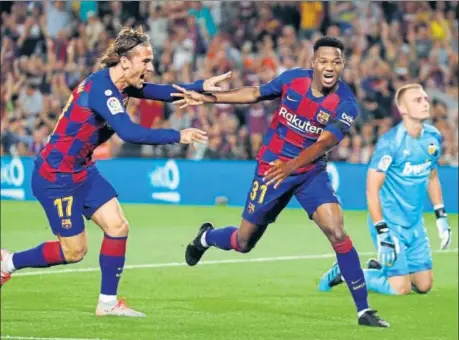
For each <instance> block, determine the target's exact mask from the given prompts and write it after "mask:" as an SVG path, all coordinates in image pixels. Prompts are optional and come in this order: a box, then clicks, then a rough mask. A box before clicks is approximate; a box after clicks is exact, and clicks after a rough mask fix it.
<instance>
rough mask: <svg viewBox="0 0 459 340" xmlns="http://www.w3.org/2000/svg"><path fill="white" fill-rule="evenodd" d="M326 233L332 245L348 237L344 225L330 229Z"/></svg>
mask: <svg viewBox="0 0 459 340" xmlns="http://www.w3.org/2000/svg"><path fill="white" fill-rule="evenodd" d="M326 235H327V237H328V239H329V240H330V242H331V244H332V245H335V244H340V243H342V242H344V241H346V238H347V234H346V232H345V231H344V228H343V227H342V226H338V227H336V228H330V229H328V230H327V232H326Z"/></svg>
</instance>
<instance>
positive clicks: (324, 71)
mask: <svg viewBox="0 0 459 340" xmlns="http://www.w3.org/2000/svg"><path fill="white" fill-rule="evenodd" d="M312 68H313V69H314V78H315V83H316V84H321V85H322V88H323V89H330V88H332V87H333V86H335V85H336V83H337V82H338V79H339V78H340V77H341V74H342V72H343V68H344V57H343V52H342V51H341V49H339V48H337V47H330V46H321V47H319V48H318V49H317V51H316V52H315V53H314V58H313V59H312Z"/></svg>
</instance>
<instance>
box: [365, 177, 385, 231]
mask: <svg viewBox="0 0 459 340" xmlns="http://www.w3.org/2000/svg"><path fill="white" fill-rule="evenodd" d="M385 179H386V174H385V173H383V172H379V171H376V170H373V169H370V170H369V171H368V175H367V192H366V196H367V205H368V211H369V213H370V216H371V219H372V221H373V222H374V223H377V222H379V221H381V220H383V215H382V209H381V200H380V199H379V190H380V189H381V187H382V185H383V183H384V180H385Z"/></svg>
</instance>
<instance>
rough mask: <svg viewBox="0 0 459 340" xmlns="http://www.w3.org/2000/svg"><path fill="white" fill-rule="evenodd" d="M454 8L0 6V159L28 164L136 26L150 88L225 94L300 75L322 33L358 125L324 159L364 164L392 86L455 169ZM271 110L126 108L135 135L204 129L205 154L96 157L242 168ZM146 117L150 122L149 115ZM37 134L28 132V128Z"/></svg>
mask: <svg viewBox="0 0 459 340" xmlns="http://www.w3.org/2000/svg"><path fill="white" fill-rule="evenodd" d="M457 6H458V4H457V2H446V1H438V2H414V1H410V2H396V1H386V2H361V1H347V2H320V1H303V2H294V1H286V2H283V3H282V4H276V3H270V2H253V1H240V2H236V3H232V4H231V5H228V4H227V3H224V2H223V3H222V2H212V1H174V2H168V1H154V2H140V3H138V2H132V4H131V3H127V2H126V3H125V2H121V1H113V2H96V1H86V2H79V1H74V2H73V3H71V2H64V1H48V0H45V1H43V2H28V3H27V2H12V1H10V2H5V6H2V8H4V9H5V12H2V14H1V15H2V28H1V33H2V50H1V64H2V75H1V86H2V87H1V106H0V109H1V119H2V142H1V146H2V154H11V153H15V154H21V155H31V154H34V153H36V150H37V149H39V147H40V141H41V140H42V138H41V137H42V134H43V133H45V132H49V131H51V130H52V128H53V125H54V123H55V121H56V119H57V117H58V116H59V111H60V110H61V109H62V107H63V106H64V105H65V103H66V102H67V99H68V95H69V92H70V89H72V88H73V87H75V86H76V85H77V84H78V82H79V81H81V80H82V79H84V78H85V77H86V76H87V75H88V74H89V73H90V72H91V71H93V70H94V69H96V68H97V67H98V65H97V59H96V56H97V55H98V54H99V53H100V51H101V50H103V49H105V47H106V46H107V45H108V44H109V43H110V42H111V41H112V40H113V39H114V34H115V33H116V32H118V31H119V29H120V28H121V27H122V26H124V25H128V26H132V25H137V24H141V25H143V26H144V27H145V29H146V31H148V32H149V35H150V37H151V40H152V43H153V46H154V48H155V60H154V64H155V70H156V75H155V78H154V79H152V80H153V81H154V80H157V81H158V82H165V83H175V82H188V81H193V80H195V79H197V78H203V77H206V76H209V75H210V74H217V73H223V72H225V71H228V70H232V71H233V78H232V80H231V84H228V85H230V86H231V87H241V86H246V85H258V84H260V83H263V82H267V81H269V80H270V79H272V78H273V77H275V76H276V75H278V74H280V73H282V72H283V71H285V70H287V69H289V68H293V67H297V66H298V67H309V60H310V58H311V52H312V44H311V42H313V41H314V40H316V39H317V38H319V37H320V36H322V35H323V34H329V35H334V36H337V37H339V38H340V39H342V40H343V41H344V43H345V47H346V58H347V69H346V71H345V73H344V79H345V81H346V82H347V83H348V84H349V85H350V87H351V89H352V90H353V91H354V92H355V94H356V95H357V97H358V99H359V102H360V111H361V115H360V117H359V120H358V124H357V126H356V129H355V130H353V131H352V135H351V136H349V138H347V139H346V140H345V141H343V142H342V143H341V145H340V146H339V147H337V148H336V150H333V152H331V153H330V158H331V159H332V160H334V161H348V162H353V163H366V162H368V159H369V158H370V156H371V153H372V150H373V146H374V143H375V142H376V140H377V137H378V136H380V135H381V134H382V133H383V132H384V131H387V130H388V129H389V128H390V127H391V126H392V125H393V124H395V123H397V122H399V121H400V116H399V113H398V112H397V109H396V108H395V106H394V105H393V100H392V98H393V94H394V88H396V87H399V86H401V85H403V84H404V83H408V82H410V83H413V82H420V83H422V84H423V85H424V87H425V89H426V91H427V93H428V94H429V96H430V98H431V100H432V123H433V124H435V126H436V127H437V128H438V129H439V130H440V131H441V132H442V134H443V137H444V139H443V156H442V159H441V161H442V163H443V164H449V165H456V166H457V164H458V148H457V144H458V138H457V134H458V83H459V81H458V72H459V66H458V65H459V57H458V43H457V41H458V27H459V26H458V18H457V15H458V14H457V13H458V8H457ZM275 107H276V102H272V103H270V102H266V103H262V104H255V105H250V106H244V105H216V106H213V107H207V106H202V107H193V108H190V109H187V110H186V111H184V112H182V111H181V110H180V109H178V108H177V107H175V106H174V105H169V104H166V105H164V104H161V105H158V103H153V102H147V101H132V103H130V113H132V117H133V119H134V120H138V121H140V122H141V123H142V125H144V126H148V127H152V126H153V127H163V126H174V127H176V126H185V125H186V126H195V127H202V128H205V129H207V130H208V131H209V133H210V141H209V145H208V148H207V150H195V151H188V152H187V150H185V149H183V148H181V147H179V148H173V147H169V146H161V147H148V148H140V147H138V146H135V145H128V144H125V143H122V142H121V141H120V140H119V139H118V138H117V137H116V136H115V137H113V139H112V140H111V141H109V142H108V143H106V145H104V146H103V148H102V147H101V148H100V149H101V150H99V151H98V152H97V153H96V155H95V157H96V158H108V157H123V156H143V157H171V156H174V157H177V156H180V157H191V158H194V159H197V158H198V159H199V158H202V157H204V158H212V159H247V158H249V159H250V158H253V157H254V155H256V151H257V149H258V147H259V146H260V144H261V136H262V135H263V133H264V131H265V130H266V128H267V126H268V124H269V118H270V116H271V114H272V113H273V108H275ZM150 113H152V115H151V117H150V118H147V117H149V114H150ZM38 127H39V128H38Z"/></svg>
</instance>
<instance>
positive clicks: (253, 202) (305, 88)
mask: <svg viewBox="0 0 459 340" xmlns="http://www.w3.org/2000/svg"><path fill="white" fill-rule="evenodd" d="M343 53H344V47H343V44H342V42H341V41H339V40H337V39H335V38H332V37H323V38H320V39H319V40H317V41H316V43H315V44H314V57H313V59H312V67H313V69H312V70H311V69H301V68H297V69H291V70H288V71H285V72H284V73H282V74H281V75H280V76H278V77H276V78H274V79H273V80H272V81H271V82H269V83H267V84H263V85H261V86H259V87H258V86H257V87H243V88H240V89H233V90H229V91H225V92H219V93H214V94H200V93H196V92H194V91H190V90H187V89H182V88H180V87H179V86H176V88H177V89H178V90H179V91H180V92H179V93H177V94H173V96H177V97H182V99H181V100H180V101H177V102H176V103H177V104H180V105H183V106H186V105H199V104H201V103H233V104H236V103H256V102H258V101H261V100H268V99H273V98H277V97H281V104H280V106H279V107H278V108H277V110H276V112H275V113H274V115H273V118H272V121H271V124H270V126H269V129H268V131H267V133H266V135H265V136H264V140H263V145H262V147H261V148H260V150H259V152H258V155H257V167H256V170H255V176H254V180H253V184H252V187H251V188H250V190H249V193H248V197H247V201H246V204H245V208H244V211H243V214H242V222H241V224H240V226H239V228H237V227H235V226H227V227H224V228H220V229H214V227H213V225H212V224H211V223H204V224H203V225H202V226H201V227H200V229H199V232H198V234H197V236H196V238H195V239H194V240H192V241H191V243H190V244H189V245H188V247H187V249H186V254H185V258H186V262H187V263H188V264H189V265H190V266H193V265H195V264H197V263H198V262H199V260H200V259H201V257H202V255H203V254H204V253H205V252H206V251H207V250H208V249H209V247H216V248H220V249H223V250H235V251H237V252H241V253H248V252H249V251H251V250H252V248H253V247H254V246H255V245H256V243H257V242H258V240H259V239H260V237H261V236H262V234H263V233H264V231H265V230H266V228H267V226H268V225H269V224H270V223H273V222H274V221H275V220H276V218H277V216H278V215H279V213H280V212H281V211H282V210H283V209H284V208H285V206H286V205H287V204H288V203H289V201H290V199H291V198H292V196H295V197H296V198H297V199H298V201H299V202H300V204H301V205H302V206H303V208H304V209H305V210H306V212H307V213H308V215H309V218H311V219H312V220H314V222H315V223H316V224H317V225H318V226H319V228H320V229H321V230H322V231H323V232H324V234H325V235H326V237H327V238H328V239H329V241H330V243H331V245H332V247H333V249H334V250H335V252H336V257H337V260H338V265H339V268H340V269H341V271H342V273H343V276H345V277H346V279H347V280H346V282H347V284H348V286H349V290H350V292H351V294H352V297H353V299H354V302H355V305H356V308H357V312H358V324H360V325H366V326H376V327H388V326H389V324H388V323H387V322H385V321H384V320H382V319H380V318H379V317H378V315H377V314H376V312H375V311H374V310H371V309H370V308H369V306H368V301H367V300H368V293H367V288H366V284H365V279H364V276H363V272H362V269H361V267H360V261H359V257H358V254H357V251H356V249H355V248H354V246H353V244H352V241H351V239H350V237H349V236H348V235H347V234H346V232H345V231H344V227H343V213H342V210H341V208H340V204H339V201H338V198H337V197H336V195H335V192H334V190H333V188H332V186H331V183H330V179H329V176H328V173H327V172H326V164H327V161H326V153H327V152H328V151H329V150H330V149H331V148H333V147H334V146H336V145H337V144H338V143H339V142H340V141H341V140H342V139H343V137H344V136H345V135H346V134H347V133H348V132H349V129H350V128H351V126H352V125H353V123H354V120H355V118H356V116H357V114H358V105H357V102H356V98H355V96H354V95H353V93H352V91H351V90H350V88H349V87H348V86H347V85H346V84H345V83H344V82H343V81H342V80H340V76H341V74H342V71H343V67H344V56H343Z"/></svg>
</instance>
